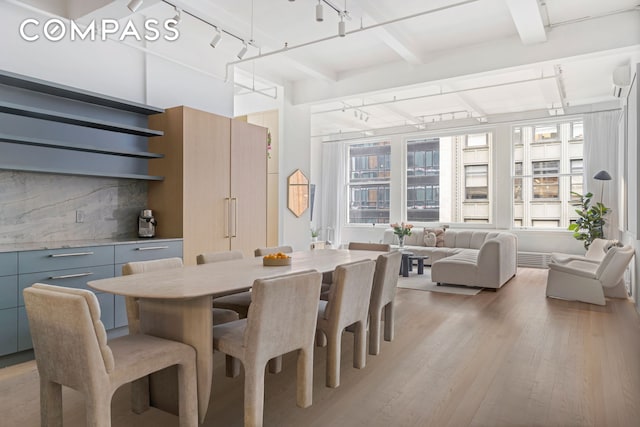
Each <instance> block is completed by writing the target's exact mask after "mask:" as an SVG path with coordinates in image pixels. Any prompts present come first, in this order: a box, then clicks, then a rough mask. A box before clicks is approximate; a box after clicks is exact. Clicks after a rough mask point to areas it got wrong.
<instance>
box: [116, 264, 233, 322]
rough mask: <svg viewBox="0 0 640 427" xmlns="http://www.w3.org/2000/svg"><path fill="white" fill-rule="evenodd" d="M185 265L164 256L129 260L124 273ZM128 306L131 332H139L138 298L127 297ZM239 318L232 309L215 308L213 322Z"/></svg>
mask: <svg viewBox="0 0 640 427" xmlns="http://www.w3.org/2000/svg"><path fill="white" fill-rule="evenodd" d="M182 266H183V263H182V258H164V259H156V260H152V261H136V262H129V263H127V264H124V265H123V266H122V275H123V276H127V275H129V274H141V273H145V272H150V271H158V270H166V269H169V268H180V267H182ZM125 304H126V306H127V320H128V322H129V333H130V334H137V333H139V332H140V308H139V307H138V299H137V298H134V297H125ZM237 319H238V314H237V313H236V312H235V311H232V310H224V309H214V310H213V324H214V325H218V324H220V323H226V322H231V321H234V320H237Z"/></svg>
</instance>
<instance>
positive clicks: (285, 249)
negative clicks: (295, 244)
mask: <svg viewBox="0 0 640 427" xmlns="http://www.w3.org/2000/svg"><path fill="white" fill-rule="evenodd" d="M278 252H282V253H283V254H290V253H291V252H293V248H292V247H291V246H289V245H285V246H271V247H268V248H258V249H256V250H255V251H253V253H254V254H255V256H257V257H259V256H265V255H271V254H277V253H278Z"/></svg>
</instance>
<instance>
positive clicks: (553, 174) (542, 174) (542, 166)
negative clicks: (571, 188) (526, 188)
mask: <svg viewBox="0 0 640 427" xmlns="http://www.w3.org/2000/svg"><path fill="white" fill-rule="evenodd" d="M531 166H532V168H533V198H534V199H557V198H558V196H559V192H560V183H559V177H558V174H559V173H560V162H559V161H558V160H552V161H543V162H532V163H531Z"/></svg>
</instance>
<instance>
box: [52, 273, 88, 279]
mask: <svg viewBox="0 0 640 427" xmlns="http://www.w3.org/2000/svg"><path fill="white" fill-rule="evenodd" d="M92 274H93V273H78V274H65V275H64V276H51V277H49V280H56V279H73V278H75V277H84V276H91V275H92Z"/></svg>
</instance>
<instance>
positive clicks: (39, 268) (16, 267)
mask: <svg viewBox="0 0 640 427" xmlns="http://www.w3.org/2000/svg"><path fill="white" fill-rule="evenodd" d="M47 246H52V247H53V248H51V249H36V250H18V251H15V252H0V356H7V355H11V354H13V353H17V352H21V351H24V350H29V349H31V348H32V343H31V334H30V332H29V322H28V319H27V312H26V310H25V307H24V299H23V296H22V291H23V290H24V289H25V288H27V287H29V286H31V285H32V284H33V283H47V284H50V285H56V286H66V287H72V288H78V289H89V287H88V286H87V282H88V281H89V280H97V279H106V278H109V277H114V275H120V274H121V272H122V265H123V264H125V263H127V262H131V261H148V260H152V259H160V258H171V257H181V256H182V241H181V240H180V239H153V240H148V241H134V242H113V243H110V244H109V243H108V244H101V245H94V246H77V247H64V248H61V247H58V248H55V246H56V244H55V243H47ZM96 297H97V298H98V303H99V304H100V311H101V315H100V320H101V321H102V323H103V324H104V326H105V328H106V329H107V330H110V329H114V328H120V327H123V326H126V325H127V313H126V306H125V302H124V297H121V296H115V295H112V294H109V293H101V292H96ZM0 366H2V360H0Z"/></svg>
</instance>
